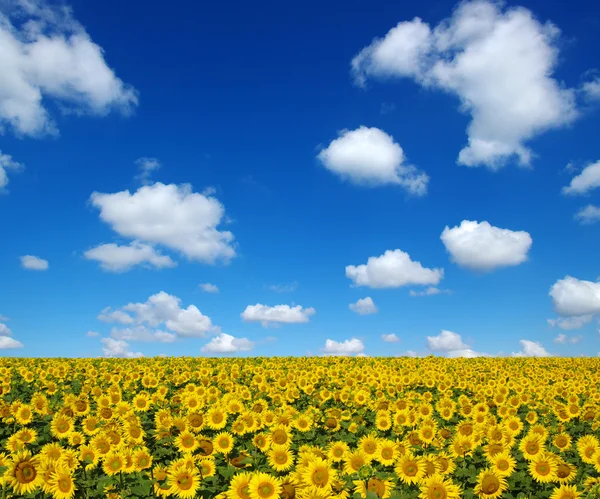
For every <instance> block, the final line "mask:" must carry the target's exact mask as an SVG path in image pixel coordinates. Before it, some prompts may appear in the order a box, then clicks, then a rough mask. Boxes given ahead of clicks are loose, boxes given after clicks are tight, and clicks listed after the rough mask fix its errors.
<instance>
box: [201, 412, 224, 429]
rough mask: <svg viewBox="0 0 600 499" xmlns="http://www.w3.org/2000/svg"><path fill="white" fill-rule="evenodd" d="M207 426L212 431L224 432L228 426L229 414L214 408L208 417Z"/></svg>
mask: <svg viewBox="0 0 600 499" xmlns="http://www.w3.org/2000/svg"><path fill="white" fill-rule="evenodd" d="M206 425H207V426H208V427H209V428H210V429H212V430H222V429H223V428H225V426H227V413H226V412H225V411H224V410H223V409H221V408H219V407H213V408H212V409H210V410H209V411H208V413H207V415H206Z"/></svg>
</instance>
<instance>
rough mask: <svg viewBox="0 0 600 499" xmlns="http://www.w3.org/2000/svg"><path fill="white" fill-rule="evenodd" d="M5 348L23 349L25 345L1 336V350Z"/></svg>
mask: <svg viewBox="0 0 600 499" xmlns="http://www.w3.org/2000/svg"><path fill="white" fill-rule="evenodd" d="M5 348H7V349H8V348H23V343H21V342H20V341H17V340H15V339H14V338H10V337H9V336H0V350H2V349H5Z"/></svg>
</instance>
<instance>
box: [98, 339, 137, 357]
mask: <svg viewBox="0 0 600 499" xmlns="http://www.w3.org/2000/svg"><path fill="white" fill-rule="evenodd" d="M100 342H101V343H102V353H103V355H104V356H105V357H123V358H128V359H133V358H137V357H143V356H144V354H143V353H142V352H132V351H131V350H129V343H127V342H126V341H124V340H115V339H113V338H102V339H101V340H100Z"/></svg>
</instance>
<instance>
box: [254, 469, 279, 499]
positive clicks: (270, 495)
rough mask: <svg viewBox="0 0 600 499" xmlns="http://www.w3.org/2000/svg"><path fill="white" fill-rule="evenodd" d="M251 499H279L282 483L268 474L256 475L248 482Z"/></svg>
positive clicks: (260, 473)
mask: <svg viewBox="0 0 600 499" xmlns="http://www.w3.org/2000/svg"><path fill="white" fill-rule="evenodd" d="M248 494H249V495H250V499H279V497H280V496H281V482H280V480H279V479H277V478H275V477H273V476H271V475H269V474H267V473H262V472H259V473H255V474H254V475H253V476H252V478H251V479H250V481H249V482H248Z"/></svg>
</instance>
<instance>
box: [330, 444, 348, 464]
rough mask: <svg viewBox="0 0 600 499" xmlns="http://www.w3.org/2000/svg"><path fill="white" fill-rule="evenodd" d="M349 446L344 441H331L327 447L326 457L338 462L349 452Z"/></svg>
mask: <svg viewBox="0 0 600 499" xmlns="http://www.w3.org/2000/svg"><path fill="white" fill-rule="evenodd" d="M349 450H350V447H348V444H347V443H346V442H332V443H331V444H329V447H328V449H327V457H328V458H329V459H330V460H331V461H333V462H335V463H339V462H341V461H343V460H344V457H345V456H346V453H347V452H349Z"/></svg>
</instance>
